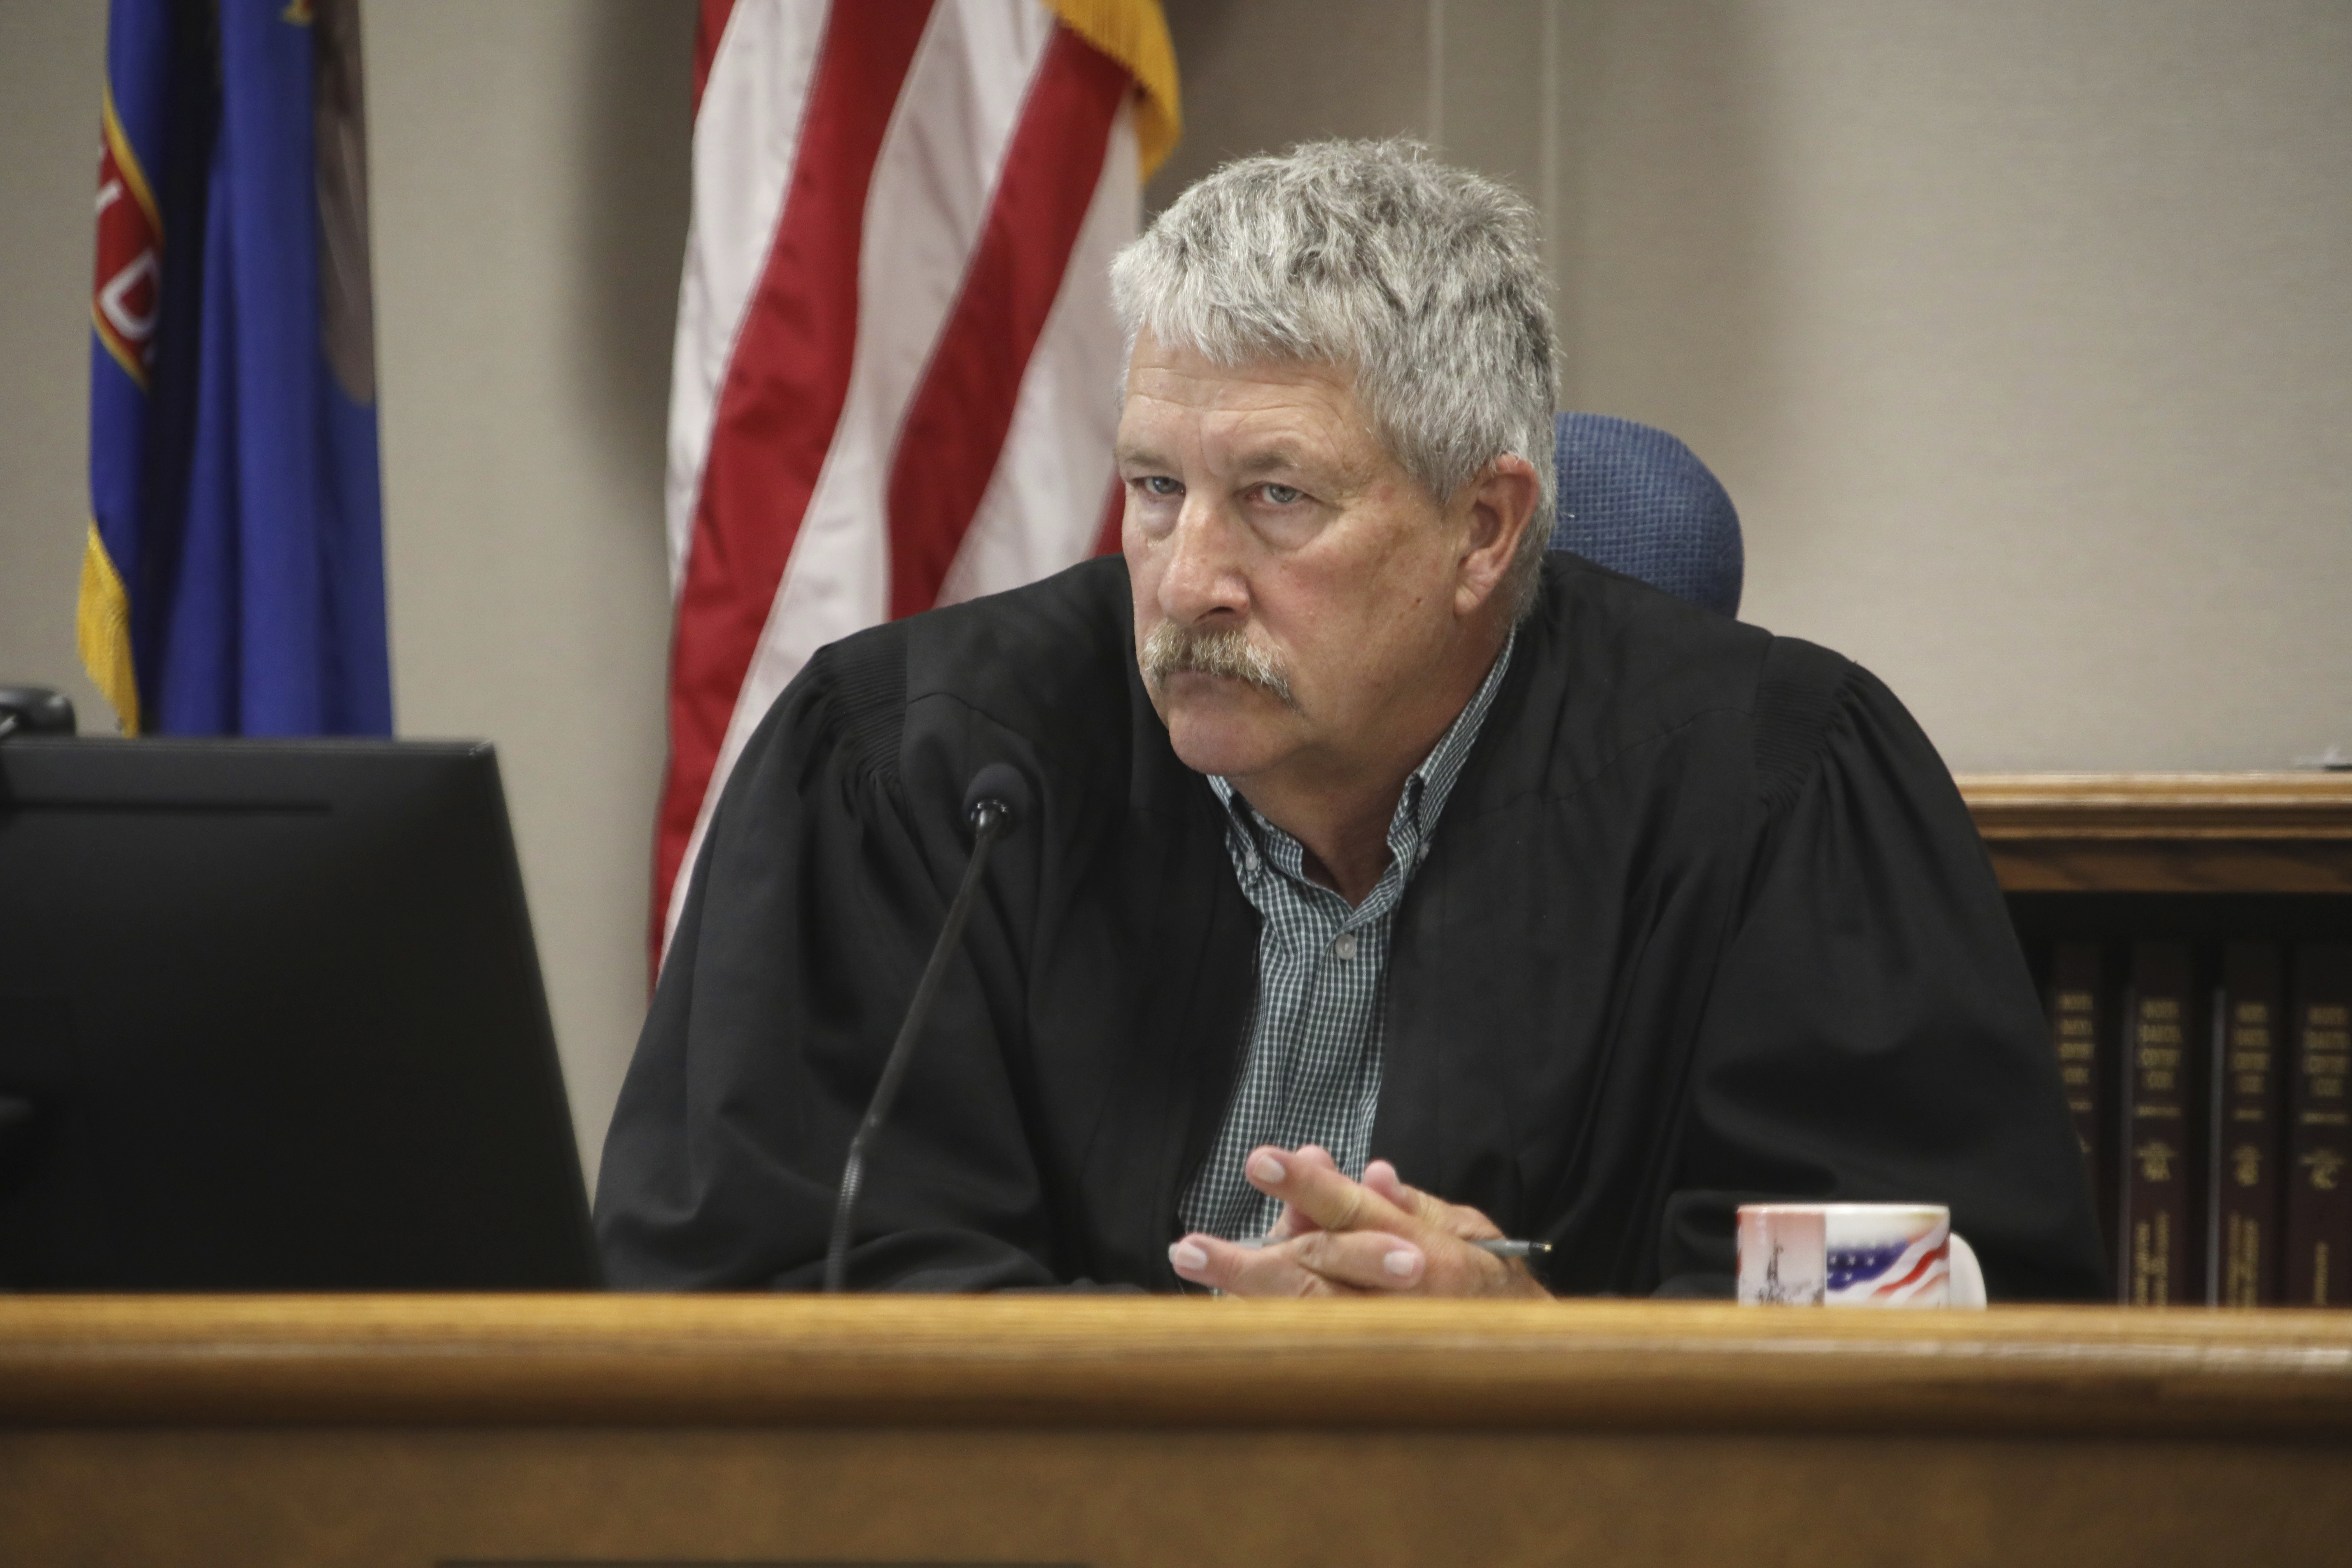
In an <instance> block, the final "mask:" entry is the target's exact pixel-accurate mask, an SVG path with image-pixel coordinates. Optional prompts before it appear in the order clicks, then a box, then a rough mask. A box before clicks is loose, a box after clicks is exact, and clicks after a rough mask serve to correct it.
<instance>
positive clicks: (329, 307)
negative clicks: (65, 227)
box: [79, 0, 392, 735]
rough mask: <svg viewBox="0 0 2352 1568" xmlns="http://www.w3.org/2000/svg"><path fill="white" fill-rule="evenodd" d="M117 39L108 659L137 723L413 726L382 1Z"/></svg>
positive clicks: (189, 24) (98, 572) (95, 377)
mask: <svg viewBox="0 0 2352 1568" xmlns="http://www.w3.org/2000/svg"><path fill="white" fill-rule="evenodd" d="M106 53H107V59H106V89H105V95H104V101H103V106H102V107H103V122H104V142H103V151H102V154H101V158H100V168H99V195H98V275H97V280H96V283H95V286H94V288H93V291H92V295H91V301H90V303H91V330H92V333H93V342H92V345H91V353H90V432H89V434H90V440H89V478H90V517H91V522H90V534H89V546H88V550H87V552H86V554H85V556H84V560H83V564H82V582H81V601H80V608H79V638H80V645H81V656H82V661H83V663H84V664H86V665H87V666H88V667H89V672H90V675H91V678H92V679H94V680H96V681H97V682H98V685H99V688H100V690H101V691H103V692H104V693H105V694H106V696H107V699H108V700H109V701H110V702H112V703H113V704H114V707H115V710H116V712H117V714H118V715H119V716H120V718H121V721H122V727H123V730H124V731H125V732H126V733H130V734H200V735H218V734H245V735H321V734H360V735H385V734H390V733H391V732H392V677H391V661H390V658H389V655H388V652H387V649H386V645H385V637H384V597H383V502H382V492H381V487H380V484H379V481H378V478H377V467H376V428H375V334H374V323H373V305H372V300H371V290H370V286H369V278H368V247H367V189H366V153H365V139H364V131H363V124H364V121H363V119H362V112H361V73H360V56H359V14H358V0H292V3H290V4H289V0H218V4H217V5H208V4H200V3H189V0H112V6H111V9H110V12H109V16H108V22H107V49H106Z"/></svg>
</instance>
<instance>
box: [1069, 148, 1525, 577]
mask: <svg viewBox="0 0 2352 1568" xmlns="http://www.w3.org/2000/svg"><path fill="white" fill-rule="evenodd" d="M1538 233H1539V231H1538V224H1537V220H1536V215H1535V209H1534V208H1532V207H1530V206H1529V205H1528V203H1527V201H1526V199H1525V198H1524V197H1522V196H1520V195H1518V194H1517V193H1516V192H1514V191H1512V190H1510V189H1509V188H1508V187H1507V186H1505V185H1502V184H1496V182H1495V181H1493V180H1489V179H1486V178H1484V177H1482V176H1480V175H1477V174H1471V173H1469V172H1468V171H1467V170H1464V169H1455V168H1450V167H1448V166H1447V165H1445V164H1444V163H1436V162H1434V161H1433V160H1432V159H1430V158H1429V156H1428V155H1427V150H1426V149H1425V148H1423V147H1422V146H1420V145H1419V144H1418V143H1415V142H1408V141H1390V142H1307V143H1305V144H1304V145H1302V146H1298V147H1294V148H1292V149H1291V150H1290V151H1289V152H1288V153H1284V154H1282V155H1281V156H1279V157H1271V156H1268V157H1256V158H1242V159H1237V160H1235V161H1234V162H1233V163H1227V164H1226V165H1225V166H1224V167H1223V168H1221V169H1219V170H1218V171H1216V173H1214V174H1211V175H1209V176H1208V177H1207V178H1206V179H1203V180H1202V181H1201V182H1200V183H1199V184H1195V185H1193V186H1192V188H1191V189H1189V190H1187V191H1186V192H1185V193H1184V194H1183V195H1181V196H1179V197H1178V198H1177V199H1176V203H1175V205H1172V206H1171V207H1170V208H1168V210H1167V211H1165V212H1163V213H1161V214H1160V216H1159V217H1158V219H1157V220H1155V221H1154V222H1153V223H1152V225H1151V226H1150V228H1149V229H1147V230H1146V231H1145V232H1144V233H1143V234H1142V236H1141V237H1139V238H1137V239H1136V240H1135V241H1134V243H1132V244H1130V245H1129V246H1128V247H1126V248H1125V249H1123V250H1121V251H1120V252H1119V253H1118V258H1117V259H1116V260H1114V261H1113V262H1112V263H1111V269H1110V284H1111V299H1112V302H1113V303H1114V305H1115V306H1116V308H1117V309H1118V317H1119V324H1120V325H1121V327H1123V328H1124V329H1125V330H1126V332H1127V342H1128V352H1129V356H1130V357H1131V356H1132V354H1133V353H1134V348H1135V337H1136V333H1137V331H1139V329H1142V328H1149V329H1150V332H1151V335H1152V336H1153V337H1154V338H1156V339H1158V340H1159V341H1160V342H1162V343H1167V344H1171V345H1175V346H1181V347H1186V348H1190V349H1192V350H1193V351H1194V352H1196V353H1201V354H1202V355H1204V356H1206V357H1207V358H1208V359H1209V360H1210V361H1211V362H1212V363H1216V364H1221V365H1239V364H1246V363H1252V362H1254V361H1262V360H1269V359H1271V360H1307V361H1318V362H1322V363H1329V364H1334V365H1344V366H1349V367H1351V368H1353V370H1354V371H1355V374H1356V395H1357V397H1358V398H1359V399H1360V401H1361V402H1362V404H1363V405H1364V408H1365V411H1366V412H1367V413H1368V414H1369V415H1370V417H1371V421H1372V428H1373V433H1374V434H1375V435H1376V436H1378V437H1380V439H1381V441H1382V442H1383V443H1384V444H1385V445H1386V446H1387V447H1388V449H1389V451H1390V452H1391V454H1392V455H1393V456H1394V457H1395V458H1396V459H1397V461H1398V462H1399V463H1400V464H1401V465H1402V467H1403V468H1404V470H1405V471H1406V472H1407V473H1409V474H1411V475H1412V477H1413V479H1415V480H1416V481H1418V482H1419V483H1420V484H1421V485H1422V486H1423V488H1424V489H1427V490H1428V491H1429V493H1430V494H1431V495H1433V496H1434V497H1435V498H1437V500H1439V502H1440V503H1441V504H1442V503H1443V502H1444V501H1446V500H1451V499H1452V498H1453V497H1454V494H1455V493H1456V492H1457V491H1459V490H1460V489H1461V488H1462V487H1463V486H1464V485H1465V484H1468V483H1469V482H1470V481H1471V480H1472V479H1475V478H1477V477H1478V475H1479V473H1480V472H1481V470H1483V469H1484V468H1486V466H1487V465H1488V464H1489V463H1491V462H1493V461H1494V460H1495V459H1496V458H1498V457H1500V456H1502V455H1503V454H1505V453H1511V454H1514V455H1516V456H1517V457H1521V458H1526V459H1527V460H1528V462H1529V463H1531V464H1532V465H1534V467H1535V470H1536V477H1537V483H1538V495H1537V501H1536V514H1535V516H1534V518H1533V519H1532V520H1531V521H1529V522H1528V531H1527V536H1526V537H1525V538H1524V539H1522V540H1521V541H1520V543H1519V552H1518V554H1517V557H1516V558H1515V559H1514V560H1513V562H1512V563H1511V570H1510V574H1509V577H1508V578H1507V587H1508V589H1509V591H1510V592H1511V593H1512V594H1513V595H1514V597H1515V602H1514V604H1513V605H1512V608H1513V611H1514V614H1515V615H1525V614H1526V613H1527V610H1528V607H1529V606H1530V605H1532V604H1533V603H1534V601H1535V590H1536V580H1537V572H1538V567H1539V566H1540V564H1541V563H1542V560H1543V551H1544V546H1545V544H1546V542H1548V541H1549V538H1550V535H1551V520H1552V489H1553V469H1552V412H1553V396H1554V391H1555V388H1554V384H1553V368H1552V367H1553V364H1554V363H1555V361H1556V360H1557V358H1558V349H1557V347H1556V345H1555V343H1554V342H1553V338H1552V323H1551V306H1550V302H1549V294H1548V289H1547V281H1546V278H1545V274H1544V268H1543V256H1542V246H1541V243H1540V240H1539V237H1538ZM1123 392H1124V387H1122V393H1123Z"/></svg>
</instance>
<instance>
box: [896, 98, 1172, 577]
mask: <svg viewBox="0 0 2352 1568" xmlns="http://www.w3.org/2000/svg"><path fill="white" fill-rule="evenodd" d="M1141 196H1142V188H1141V182H1140V180H1139V178H1138V174H1137V168H1136V146H1135V116H1134V111H1133V109H1132V107H1131V106H1130V107H1129V108H1125V109H1122V110H1119V115H1118V121H1117V122H1116V123H1115V124H1113V125H1112V127H1111V133H1110V146H1109V148H1108V151H1107V153H1106V155H1105V157H1104V159H1103V171H1102V178H1101V181H1100V183H1099V184H1097V185H1096V187H1095V195H1094V201H1093V203H1092V204H1091V205H1089V206H1088V207H1087V217H1086V223H1085V225H1084V226H1082V227H1081V228H1080V229H1079V230H1078V241H1077V244H1076V246H1075V247H1072V249H1071V252H1070V260H1069V265H1068V267H1067V268H1066V269H1065V270H1064V272H1063V274H1062V287H1061V291H1060V292H1059V293H1058V294H1057V295H1056V296H1055V300H1054V312H1053V314H1052V315H1051V316H1049V317H1047V318H1046V321H1045V331H1043V332H1042V333H1041V334H1039V336H1038V339H1037V347H1036V349H1035V350H1034V352H1033V353H1031V355H1030V357H1029V368H1028V372H1027V374H1026V375H1025V376H1024V378H1023V380H1022V383H1021V395H1020V397H1019V399H1018V400H1017V401H1016V402H1015V403H1014V405H1013V426H1012V428H1011V429H1009V430H1007V431H1006V432H1005V436H1004V449H1003V452H1002V453H1001V454H999V456H998V458H997V463H996V471H995V473H994V474H992V475H991V476H990V478H989V482H988V490H987V493H986V494H985V495H983V496H982V498H981V502H980V510H978V512H976V513H975V514H974V515H973V517H972V521H971V529H970V530H969V531H967V532H966V533H965V535H964V540H963V545H962V548H961V550H959V551H958V552H957V554H956V560H955V564H954V566H953V567H951V568H950V570H949V573H948V577H947V581H946V582H945V583H944V584H941V585H940V603H941V604H955V603H957V602H959V601H961V600H964V599H971V598H977V597H979V596H980V595H982V594H994V593H1001V592H1002V591H1003V590H1004V589H1007V588H1017V587H1019V586H1020V585H1021V584H1024V583H1034V582H1035V581H1037V579H1038V578H1040V577H1044V576H1046V575H1048V574H1052V573H1055V572H1058V571H1060V570H1061V569H1062V568H1063V567H1065V566H1067V565H1069V564H1070V563H1072V562H1074V561H1083V560H1085V559H1086V558H1087V555H1088V554H1090V553H1091V552H1093V550H1094V546H1095V536H1096V534H1097V531H1099V530H1100V529H1101V527H1102V518H1103V503H1104V501H1105V500H1106V498H1107V497H1108V495H1109V494H1110V481H1111V475H1112V473H1113V472H1114V471H1115V469H1116V465H1115V464H1114V463H1113V462H1112V461H1111V445H1112V442H1113V441H1114V440H1115V439H1116V438H1117V437H1118V403H1117V401H1116V398H1117V394H1118V371H1119V364H1120V361H1121V357H1122V355H1123V354H1124V353H1125V351H1126V347H1127V344H1126V340H1125V338H1124V337H1123V336H1122V335H1121V334H1120V332H1119V330H1118V317H1117V316H1116V315H1115V314H1114V313H1113V312H1112V310H1111V304H1110V261H1111V258H1112V257H1113V256H1115V255H1117V254H1118V248H1119V247H1121V246H1123V245H1125V244H1126V243H1127V242H1128V241H1129V240H1130V239H1133V238H1134V237H1135V231H1136V225H1137V220H1138V218H1139V215H1140V212H1141Z"/></svg>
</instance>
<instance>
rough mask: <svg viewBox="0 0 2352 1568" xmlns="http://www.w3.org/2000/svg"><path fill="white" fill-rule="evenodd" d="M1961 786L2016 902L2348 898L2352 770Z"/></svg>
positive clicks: (2005, 779) (2036, 779)
mask: <svg viewBox="0 0 2352 1568" xmlns="http://www.w3.org/2000/svg"><path fill="white" fill-rule="evenodd" d="M1958 784H1959V786H1960V795H1961V796H1962V798H1964V799H1965V800H1966V801H1967V802H1968V804H1969V811H1970V812H1971V813H1973V814H1974V816H1975V817H1976V821H1977V827H1978V830H1979V832H1981V833H1982V834H1983V835H1984V838H1985V845H1986V847H1987V848H1989V849H1990V851H1991V852H1992V862H1993V868H1994V870H1995V871H1996V872H1998V873H1999V875H2000V885H2001V887H2002V888H2003V889H2006V890H2008V891H2009V892H2011V893H2069V892H2076V893H2352V773H1968V774H1962V775H1960V777H1959V779H1958Z"/></svg>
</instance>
